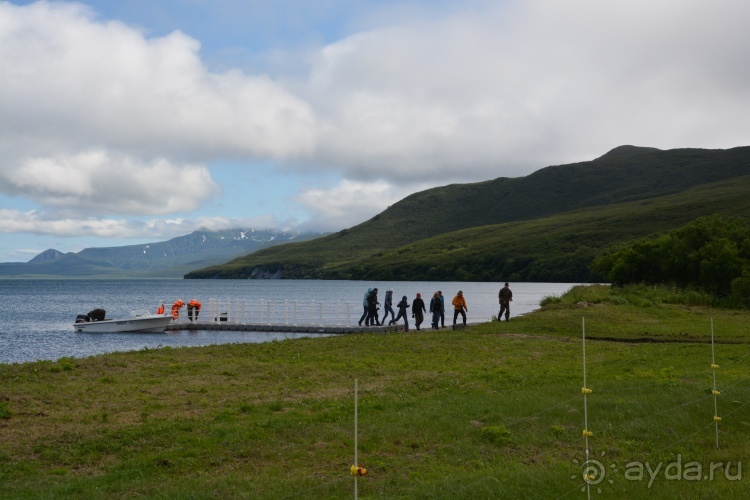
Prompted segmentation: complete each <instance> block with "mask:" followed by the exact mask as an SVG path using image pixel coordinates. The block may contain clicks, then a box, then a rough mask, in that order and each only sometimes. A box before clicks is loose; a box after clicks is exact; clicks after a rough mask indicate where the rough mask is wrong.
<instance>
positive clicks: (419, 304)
mask: <svg viewBox="0 0 750 500" xmlns="http://www.w3.org/2000/svg"><path fill="white" fill-rule="evenodd" d="M425 312H427V309H425V307H424V300H422V294H421V293H418V294H417V298H416V299H414V302H412V303H411V317H412V318H414V324H416V325H417V330H419V325H421V324H422V321H424V313H425Z"/></svg>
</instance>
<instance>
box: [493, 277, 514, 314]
mask: <svg viewBox="0 0 750 500" xmlns="http://www.w3.org/2000/svg"><path fill="white" fill-rule="evenodd" d="M497 298H498V299H499V300H500V312H499V313H497V320H498V321H502V316H503V312H505V321H510V302H511V301H512V300H513V292H511V291H510V288H509V286H508V284H507V283H506V284H505V286H504V287H502V288H501V289H500V292H499V293H498V294H497Z"/></svg>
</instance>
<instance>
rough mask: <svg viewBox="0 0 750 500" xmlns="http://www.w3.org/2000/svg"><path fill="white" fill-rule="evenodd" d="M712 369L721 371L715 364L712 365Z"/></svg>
mask: <svg viewBox="0 0 750 500" xmlns="http://www.w3.org/2000/svg"><path fill="white" fill-rule="evenodd" d="M711 369H713V370H718V369H719V365H715V364H713V363H711Z"/></svg>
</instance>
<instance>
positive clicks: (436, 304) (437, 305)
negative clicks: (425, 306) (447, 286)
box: [430, 292, 443, 330]
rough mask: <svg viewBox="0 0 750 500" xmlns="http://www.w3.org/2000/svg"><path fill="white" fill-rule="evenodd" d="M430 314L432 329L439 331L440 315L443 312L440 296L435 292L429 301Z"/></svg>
mask: <svg viewBox="0 0 750 500" xmlns="http://www.w3.org/2000/svg"><path fill="white" fill-rule="evenodd" d="M430 312H431V313H432V329H433V330H439V329H440V315H441V314H442V312H443V302H442V301H441V300H440V294H439V293H437V292H435V293H434V295H433V296H432V299H431V300H430Z"/></svg>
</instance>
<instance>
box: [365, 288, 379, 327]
mask: <svg viewBox="0 0 750 500" xmlns="http://www.w3.org/2000/svg"><path fill="white" fill-rule="evenodd" d="M378 304H380V302H378V289H377V288H373V289H372V292H371V293H370V296H369V297H368V298H367V318H366V319H365V325H366V326H375V325H378V326H380V321H378Z"/></svg>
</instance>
